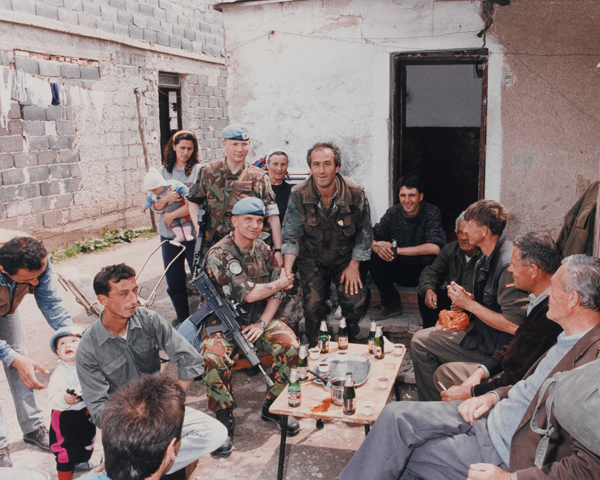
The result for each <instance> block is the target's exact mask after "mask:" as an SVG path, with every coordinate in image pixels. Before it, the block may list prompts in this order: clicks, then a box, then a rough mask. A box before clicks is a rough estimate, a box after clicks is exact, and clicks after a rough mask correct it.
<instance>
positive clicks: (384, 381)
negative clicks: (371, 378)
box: [377, 377, 390, 390]
mask: <svg viewBox="0 0 600 480" xmlns="http://www.w3.org/2000/svg"><path fill="white" fill-rule="evenodd" d="M389 384H390V377H379V378H377V385H379V388H381V389H382V390H384V389H386V388H387V387H388V385H389Z"/></svg>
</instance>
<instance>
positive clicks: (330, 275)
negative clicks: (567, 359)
mask: <svg viewBox="0 0 600 480" xmlns="http://www.w3.org/2000/svg"><path fill="white" fill-rule="evenodd" d="M349 261H350V259H347V260H346V259H344V260H343V261H340V262H339V263H335V264H333V265H323V264H322V263H320V262H319V261H317V260H306V259H302V258H301V257H300V258H299V259H298V272H299V273H300V284H301V286H302V294H303V296H304V320H305V322H306V323H305V328H306V336H307V338H308V343H309V346H310V347H314V346H316V345H317V339H318V335H319V325H320V323H321V320H325V319H326V318H327V315H326V312H327V308H328V307H327V304H326V303H325V301H326V300H327V299H328V298H329V292H330V288H331V282H332V281H333V283H334V284H335V286H336V287H337V295H338V302H339V305H340V307H342V315H343V316H344V317H345V318H346V322H347V324H348V328H349V329H350V330H351V332H352V334H353V335H357V334H358V332H359V328H358V322H359V321H360V319H361V318H362V317H363V315H364V314H365V312H366V309H367V293H368V290H367V286H366V285H365V280H364V276H363V275H362V274H361V281H362V283H363V287H362V288H361V289H360V290H359V292H358V293H357V294H356V295H350V294H346V292H345V284H343V283H340V277H341V276H342V273H343V271H344V270H345V269H346V267H347V266H348V263H349Z"/></svg>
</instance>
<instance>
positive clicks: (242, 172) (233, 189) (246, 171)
mask: <svg viewBox="0 0 600 480" xmlns="http://www.w3.org/2000/svg"><path fill="white" fill-rule="evenodd" d="M221 139H222V140H221V145H222V146H223V148H224V149H225V153H226V157H225V160H217V161H214V162H209V163H206V164H205V165H204V166H203V168H202V170H201V171H200V173H199V174H198V179H197V181H196V183H195V184H194V186H193V187H192V188H191V190H190V193H189V194H188V196H187V199H188V200H189V202H190V215H191V217H192V218H193V219H194V220H195V219H196V218H197V217H198V210H199V208H200V205H201V204H202V203H204V202H205V201H206V202H207V208H208V212H209V214H210V215H209V220H208V223H207V225H206V229H205V233H204V238H205V242H206V243H205V245H204V251H203V253H206V252H207V251H208V250H209V248H210V247H212V246H213V245H215V244H216V243H217V242H218V241H219V240H221V239H222V238H223V237H225V236H226V235H227V234H228V233H229V232H230V231H231V230H232V225H231V210H232V209H233V207H234V205H235V204H236V203H237V202H239V201H240V200H241V199H242V198H245V197H255V198H258V199H260V200H261V201H262V202H263V204H264V206H265V210H266V216H267V221H268V223H269V225H270V227H271V235H272V237H273V242H272V243H273V246H274V248H275V259H276V262H277V265H278V266H282V265H283V257H282V256H281V223H280V221H279V209H278V208H277V203H275V194H274V193H273V190H272V189H271V183H270V181H269V176H268V175H267V173H266V172H265V171H264V170H261V169H260V168H258V167H256V166H254V165H249V164H247V163H246V156H247V155H248V151H249V150H250V135H249V134H248V129H247V128H246V127H245V126H244V125H242V124H240V123H232V124H231V125H229V126H227V127H226V128H225V129H224V130H223V132H221Z"/></svg>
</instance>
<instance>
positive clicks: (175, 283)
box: [160, 237, 196, 323]
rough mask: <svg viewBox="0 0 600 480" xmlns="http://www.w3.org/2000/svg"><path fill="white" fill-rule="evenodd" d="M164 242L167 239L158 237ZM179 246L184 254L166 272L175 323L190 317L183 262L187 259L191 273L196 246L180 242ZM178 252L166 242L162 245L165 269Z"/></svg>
mask: <svg viewBox="0 0 600 480" xmlns="http://www.w3.org/2000/svg"><path fill="white" fill-rule="evenodd" d="M165 240H168V238H165V237H160V241H161V242H163V241H165ZM181 244H182V245H184V246H185V253H184V254H183V255H181V256H180V257H179V258H178V259H177V260H176V261H175V263H174V264H173V265H171V268H169V270H167V275H166V279H167V293H168V294H169V297H171V303H172V304H173V308H174V309H175V313H176V314H177V321H178V322H180V323H181V322H183V321H184V320H185V319H186V318H188V317H189V316H190V307H189V304H188V291H187V284H186V276H185V261H186V259H187V263H188V266H189V267H190V271H191V269H192V265H193V263H194V246H195V245H196V242H195V241H192V242H182V243H181ZM180 251H181V248H179V247H176V246H174V245H171V244H170V243H168V242H167V243H164V244H163V246H162V257H163V264H164V266H165V268H167V265H169V263H171V261H172V260H173V259H174V258H175V257H176V256H177V254H178V253H179V252H180Z"/></svg>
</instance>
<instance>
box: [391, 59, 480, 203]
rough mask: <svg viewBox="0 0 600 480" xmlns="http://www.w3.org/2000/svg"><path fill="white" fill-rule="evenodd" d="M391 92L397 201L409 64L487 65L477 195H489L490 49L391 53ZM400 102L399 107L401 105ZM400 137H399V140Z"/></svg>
mask: <svg viewBox="0 0 600 480" xmlns="http://www.w3.org/2000/svg"><path fill="white" fill-rule="evenodd" d="M390 63H391V65H390V67H391V76H392V78H391V87H392V88H391V92H390V120H391V122H390V123H391V126H390V137H391V138H390V140H391V141H390V159H391V166H390V192H391V194H390V196H391V200H392V204H396V203H397V202H396V200H395V199H394V197H395V196H396V195H395V192H394V190H395V180H396V178H398V173H399V170H400V167H401V165H402V127H403V125H404V123H405V121H406V111H405V105H404V101H401V102H396V100H397V99H398V95H400V98H401V99H403V98H404V92H405V91H406V74H405V69H404V68H402V67H405V66H406V65H418V64H427V63H428V64H431V65H435V64H438V65H439V64H447V65H448V64H454V65H456V64H477V63H481V64H482V65H483V72H482V77H481V127H480V135H479V175H478V178H477V198H478V199H479V200H481V199H482V198H485V158H486V145H487V144H486V137H487V105H488V101H487V96H488V49H487V48H478V49H467V50H432V51H411V52H401V53H392V54H391V56H390ZM397 103H399V106H397ZM396 139H399V141H398V142H397V141H396Z"/></svg>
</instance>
